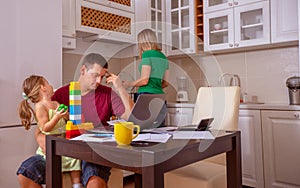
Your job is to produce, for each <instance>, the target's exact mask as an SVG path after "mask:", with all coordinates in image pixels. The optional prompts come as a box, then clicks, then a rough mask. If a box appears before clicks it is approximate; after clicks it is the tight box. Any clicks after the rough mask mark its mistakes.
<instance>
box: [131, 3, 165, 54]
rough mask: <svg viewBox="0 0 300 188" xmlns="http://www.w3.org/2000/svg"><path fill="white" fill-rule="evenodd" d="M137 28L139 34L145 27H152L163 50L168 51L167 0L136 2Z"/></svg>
mask: <svg viewBox="0 0 300 188" xmlns="http://www.w3.org/2000/svg"><path fill="white" fill-rule="evenodd" d="M135 5H136V6H135V7H136V8H135V22H136V24H135V29H136V34H138V33H139V32H140V31H142V30H143V29H146V28H147V29H152V30H153V31H154V32H155V33H156V36H157V40H158V42H159V43H160V44H161V47H162V51H163V52H164V53H166V50H165V45H164V44H165V41H166V38H165V37H166V27H165V20H166V11H165V10H166V8H165V5H166V1H165V0H144V1H136V2H135Z"/></svg>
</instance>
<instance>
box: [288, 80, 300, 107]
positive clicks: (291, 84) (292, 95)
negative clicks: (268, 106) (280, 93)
mask: <svg viewBox="0 0 300 188" xmlns="http://www.w3.org/2000/svg"><path fill="white" fill-rule="evenodd" d="M286 86H287V87H288V91H289V99H290V104H291V105H300V77H298V76H293V77H290V78H288V79H287V81H286Z"/></svg>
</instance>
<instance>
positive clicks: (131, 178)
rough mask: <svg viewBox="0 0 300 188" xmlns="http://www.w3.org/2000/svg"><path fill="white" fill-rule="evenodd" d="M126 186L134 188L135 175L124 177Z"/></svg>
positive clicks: (125, 187)
mask: <svg viewBox="0 0 300 188" xmlns="http://www.w3.org/2000/svg"><path fill="white" fill-rule="evenodd" d="M123 182H124V184H123V185H124V188H134V176H133V175H131V176H127V177H125V178H124V181H123ZM243 188H252V187H248V186H243Z"/></svg>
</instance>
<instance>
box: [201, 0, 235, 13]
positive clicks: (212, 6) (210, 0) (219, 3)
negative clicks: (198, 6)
mask: <svg viewBox="0 0 300 188" xmlns="http://www.w3.org/2000/svg"><path fill="white" fill-rule="evenodd" d="M203 4H204V12H205V13H207V12H213V11H217V10H223V9H227V8H232V7H233V0H204V3H203Z"/></svg>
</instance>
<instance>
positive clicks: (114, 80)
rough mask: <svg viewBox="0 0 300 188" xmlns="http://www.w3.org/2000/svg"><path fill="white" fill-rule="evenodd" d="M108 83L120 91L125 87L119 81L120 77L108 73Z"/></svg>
mask: <svg viewBox="0 0 300 188" xmlns="http://www.w3.org/2000/svg"><path fill="white" fill-rule="evenodd" d="M106 83H107V84H109V83H112V84H113V85H114V87H115V88H116V90H118V89H120V88H121V87H123V85H122V81H121V80H120V79H119V77H118V76H117V75H115V74H113V73H110V72H106Z"/></svg>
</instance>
